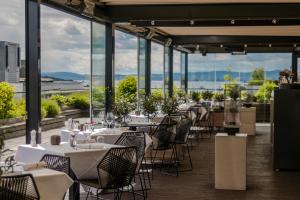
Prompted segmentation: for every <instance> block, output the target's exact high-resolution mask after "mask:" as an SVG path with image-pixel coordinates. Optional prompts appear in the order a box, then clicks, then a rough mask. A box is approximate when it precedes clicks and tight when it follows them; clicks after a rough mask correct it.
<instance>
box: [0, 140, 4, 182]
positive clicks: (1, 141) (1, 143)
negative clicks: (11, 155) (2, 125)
mask: <svg viewBox="0 0 300 200" xmlns="http://www.w3.org/2000/svg"><path fill="white" fill-rule="evenodd" d="M3 148H4V137H3V136H2V135H0V158H1V157H2V152H3ZM1 176H2V168H0V180H1Z"/></svg>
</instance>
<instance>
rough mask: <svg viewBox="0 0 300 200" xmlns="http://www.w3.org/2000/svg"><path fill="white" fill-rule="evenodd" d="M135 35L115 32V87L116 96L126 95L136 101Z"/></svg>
mask: <svg viewBox="0 0 300 200" xmlns="http://www.w3.org/2000/svg"><path fill="white" fill-rule="evenodd" d="M137 48H138V39H137V37H135V36H133V35H130V34H127V33H124V32H121V31H116V32H115V88H116V91H115V92H116V95H115V97H116V98H120V97H128V99H130V101H132V102H134V101H136V97H137V81H138V80H137V75H138V68H137V64H138V61H137V60H138V59H137Z"/></svg>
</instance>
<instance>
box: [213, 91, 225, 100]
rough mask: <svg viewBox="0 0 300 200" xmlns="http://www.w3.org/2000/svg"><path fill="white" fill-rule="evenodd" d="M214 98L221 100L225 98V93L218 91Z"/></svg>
mask: <svg viewBox="0 0 300 200" xmlns="http://www.w3.org/2000/svg"><path fill="white" fill-rule="evenodd" d="M213 98H214V100H216V101H218V102H221V101H224V100H225V95H224V93H223V92H216V93H215V94H214V96H213Z"/></svg>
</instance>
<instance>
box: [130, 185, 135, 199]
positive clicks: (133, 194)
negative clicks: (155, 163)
mask: <svg viewBox="0 0 300 200" xmlns="http://www.w3.org/2000/svg"><path fill="white" fill-rule="evenodd" d="M131 193H132V196H133V200H135V192H134V188H133V186H132V185H131Z"/></svg>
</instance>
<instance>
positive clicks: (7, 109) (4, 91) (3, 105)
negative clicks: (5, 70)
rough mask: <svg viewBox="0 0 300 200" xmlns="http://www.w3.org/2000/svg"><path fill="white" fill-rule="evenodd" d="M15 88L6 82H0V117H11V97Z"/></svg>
mask: <svg viewBox="0 0 300 200" xmlns="http://www.w3.org/2000/svg"><path fill="white" fill-rule="evenodd" d="M14 92H15V89H14V87H13V86H11V85H10V84H8V83H6V82H1V83H0V97H1V98H0V119H8V118H11V117H13V116H12V110H13V97H14Z"/></svg>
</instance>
